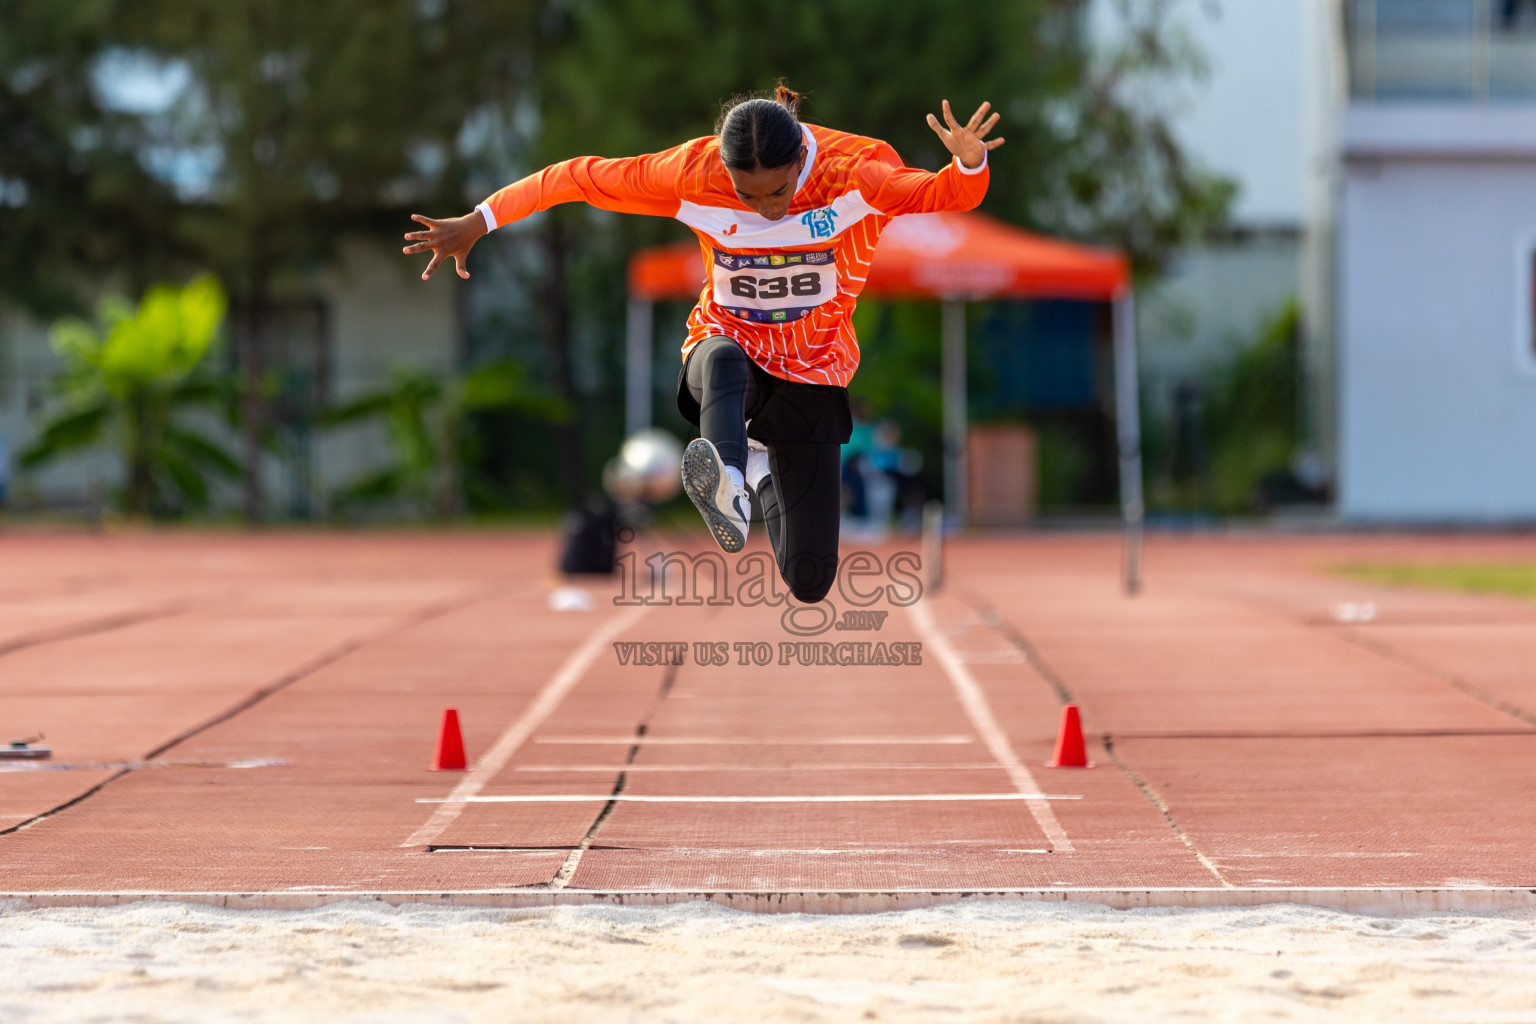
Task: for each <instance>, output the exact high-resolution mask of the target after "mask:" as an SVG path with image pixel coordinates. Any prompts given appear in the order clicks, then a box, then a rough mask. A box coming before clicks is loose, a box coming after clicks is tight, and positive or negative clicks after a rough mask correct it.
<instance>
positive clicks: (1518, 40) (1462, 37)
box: [1345, 0, 1536, 102]
mask: <svg viewBox="0 0 1536 1024" xmlns="http://www.w3.org/2000/svg"><path fill="white" fill-rule="evenodd" d="M1345 20H1346V24H1345V31H1346V37H1347V39H1348V44H1349V86H1350V97H1351V98H1352V99H1354V100H1356V101H1365V102H1373V101H1380V102H1391V101H1398V100H1408V101H1412V100H1420V101H1424V100H1428V101H1434V100H1452V101H1463V102H1466V101H1470V102H1509V101H1515V102H1536V0H1348V3H1347V6H1346V8H1345Z"/></svg>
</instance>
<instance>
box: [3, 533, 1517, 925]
mask: <svg viewBox="0 0 1536 1024" xmlns="http://www.w3.org/2000/svg"><path fill="white" fill-rule="evenodd" d="M554 543H555V542H554V539H553V538H552V537H550V536H548V535H544V534H533V533H529V534H469V533H466V534H457V535H435V536H433V535H419V534H411V535H401V536H384V535H356V534H352V535H316V534H305V535H288V536H285V535H280V534H278V535H262V536H240V535H226V534H167V535H133V534H128V535H116V536H8V537H3V538H0V548H3V556H4V558H5V564H6V566H7V572H6V574H5V576H4V578H3V580H0V731H5V732H8V733H11V734H15V735H18V736H19V735H25V734H28V733H31V732H34V731H44V732H46V733H47V735H48V740H49V742H50V743H51V744H52V746H53V747H54V750H55V757H54V759H53V760H52V761H51V762H43V763H40V764H30V765H21V764H17V763H14V762H0V879H3V881H0V891H3V892H6V893H10V894H17V895H24V896H26V897H27V898H30V899H33V900H35V901H42V902H50V901H51V902H71V901H73V902H90V901H92V900H96V901H110V900H113V899H119V898H127V896H126V895H124V894H141V893H181V894H205V896H203V897H198V898H212V896H208V895H206V894H249V895H246V896H244V897H228V896H225V897H221V898H224V899H226V900H230V899H232V900H234V901H235V902H236V903H238V904H239V905H271V906H276V905H297V904H296V903H294V901H300V902H302V901H303V900H305V899H322V898H323V899H330V898H338V897H340V896H342V895H345V894H355V893H386V894H418V896H417V898H429V897H431V896H434V895H435V896H436V897H437V898H443V899H456V898H460V897H462V898H466V899H467V898H471V897H473V898H475V899H479V900H482V901H483V900H485V899H492V898H494V897H498V896H500V897H505V898H506V899H508V900H514V901H515V900H516V899H525V900H533V901H537V900H556V899H572V900H575V899H582V898H605V899H620V898H622V899H630V898H641V897H654V898H674V897H676V898H680V897H681V895H686V894H698V893H711V894H756V895H754V896H753V899H754V900H756V901H757V904H753V903H752V902H751V901H750V900H749V901H748V903H746V904H743V905H758V904H761V901H762V899H763V898H775V897H778V898H781V903H782V905H783V906H790V907H795V908H806V909H838V908H839V907H840V908H842V909H874V908H878V907H882V906H894V905H900V904H901V903H902V902H903V900H904V899H905V901H906V902H920V901H921V900H923V899H933V898H940V897H946V896H947V897H949V898H952V897H953V896H954V894H957V893H958V894H966V893H975V894H997V893H1014V894H1034V895H1040V894H1041V893H1051V892H1060V893H1062V894H1063V898H1073V896H1074V894H1076V895H1081V894H1090V895H1092V894H1098V895H1097V897H1095V898H1106V899H1108V901H1110V902H1116V901H1117V900H1118V902H1119V903H1121V904H1123V905H1133V904H1135V903H1136V902H1137V901H1138V900H1139V901H1141V902H1251V901H1254V900H1261V899H1278V898H1299V899H1307V900H1309V901H1314V902H1315V901H1319V900H1321V901H1324V902H1327V901H1328V899H1332V900H1333V901H1334V902H1335V903H1339V904H1340V905H1343V904H1348V903H1349V902H1350V901H1349V898H1346V897H1342V896H1339V897H1329V898H1326V899H1325V898H1324V897H1323V896H1319V895H1318V894H1319V893H1323V892H1326V891H1333V890H1337V891H1342V892H1353V893H1362V892H1371V893H1376V894H1377V896H1376V897H1373V898H1374V899H1375V900H1376V903H1377V904H1380V903H1381V899H1382V898H1381V897H1380V894H1381V893H1382V892H1385V891H1391V892H1397V893H1411V892H1413V891H1415V890H1425V891H1429V895H1428V896H1426V897H1423V898H1421V899H1419V900H1418V902H1414V900H1413V899H1411V898H1407V897H1403V898H1399V900H1398V904H1397V905H1400V906H1404V907H1413V906H1429V905H1435V906H1439V905H1451V904H1455V905H1465V906H1471V905H1477V901H1478V899H1483V902H1484V904H1486V905H1490V906H1493V905H1498V906H1509V905H1525V903H1526V902H1530V900H1531V892H1530V890H1531V888H1532V887H1533V886H1536V857H1533V855H1532V854H1531V852H1530V851H1531V850H1532V849H1536V818H1533V817H1532V816H1531V815H1530V814H1529V811H1528V808H1529V807H1530V806H1531V804H1532V800H1533V798H1536V604H1529V603H1522V602H1518V601H1514V600H1506V599H1498V598H1489V597H1473V596H1468V595H1459V594H1449V593H1438V592H1428V591H1410V590H1397V589H1388V588H1382V587H1374V586H1367V585H1362V584H1359V583H1355V582H1351V581H1349V580H1347V579H1345V578H1343V577H1341V576H1339V575H1337V574H1336V572H1335V571H1334V570H1335V569H1336V567H1337V566H1339V565H1342V564H1346V563H1351V562H1385V561H1421V562H1443V561H1467V562H1478V563H1491V562H1510V561H1521V562H1531V561H1536V540H1533V539H1530V538H1495V537H1460V538H1451V539H1447V538H1422V537H1327V538H1316V537H1308V538H1273V537H1272V538H1231V537H1227V538H1166V537H1154V538H1152V540H1151V543H1150V544H1149V546H1148V557H1147V579H1148V586H1147V589H1146V592H1145V593H1144V594H1142V595H1141V596H1139V597H1136V598H1127V597H1125V596H1124V595H1122V594H1121V593H1120V592H1119V591H1118V589H1117V586H1116V571H1117V560H1118V557H1119V551H1118V546H1117V544H1116V542H1115V540H1114V539H1113V538H1111V537H1108V536H1050V537H979V538H971V539H967V540H963V541H959V542H956V543H953V544H952V545H951V546H950V550H949V558H948V566H947V568H948V572H949V580H948V582H947V584H946V586H945V587H944V589H943V590H942V591H941V592H938V593H924V594H922V595H921V598H920V599H919V600H917V601H916V603H915V604H913V603H912V602H911V601H910V600H909V599H910V598H912V597H915V596H917V595H916V588H915V586H914V584H915V583H916V582H917V577H916V576H913V575H908V574H905V573H904V571H902V570H903V569H904V568H909V566H908V567H903V566H901V565H900V564H898V570H897V571H894V572H893V571H880V572H876V571H875V564H874V562H873V561H871V562H867V563H865V568H867V569H868V570H869V571H868V572H867V573H865V574H862V575H859V576H854V577H847V578H845V582H846V584H847V588H848V589H847V590H846V591H845V592H836V591H835V592H834V594H833V595H832V599H831V600H832V603H833V604H834V605H835V606H836V613H837V615H838V616H839V617H841V616H842V615H844V613H846V612H849V611H864V612H872V613H874V614H873V615H863V616H857V617H855V618H852V619H847V620H843V619H840V622H841V623H842V624H844V625H847V626H850V627H853V628H845V629H829V630H827V631H826V632H824V633H821V634H817V635H812V636H796V635H794V634H792V633H791V632H789V631H787V630H786V626H785V624H784V622H783V621H782V619H781V610H780V609H777V608H770V607H766V606H763V605H757V606H752V605H749V604H747V603H744V601H743V600H739V599H740V598H744V596H749V595H744V594H743V592H742V591H741V589H740V588H741V586H742V584H743V581H744V579H745V577H743V576H740V575H737V574H728V577H729V579H730V593H731V594H732V595H733V598H737V599H733V600H732V601H730V602H724V601H717V602H715V603H710V602H707V601H705V602H700V603H697V604H682V603H680V602H678V601H673V602H672V603H670V604H661V603H651V604H646V605H640V606H634V607H630V606H616V605H615V604H614V603H613V602H614V599H615V597H617V596H621V594H622V593H624V591H622V590H621V587H620V584H619V583H618V582H617V581H613V580H607V579H598V580H596V581H591V580H589V581H587V582H586V583H584V584H583V585H584V586H585V587H586V589H587V590H588V592H589V594H590V596H591V597H592V598H593V604H594V606H593V608H592V609H591V610H587V611H567V612H560V611H554V610H551V607H550V595H551V591H552V589H553V588H554V587H556V586H558V585H559V583H560V581H559V580H558V579H556V578H555V577H554V576H553V575H552V574H551V573H550V572H549V571H548V567H549V566H550V565H552V564H553V561H554ZM652 543H653V545H654V544H658V543H659V544H661V545H662V546H663V547H668V546H676V547H681V548H686V547H688V546H689V545H696V544H697V543H698V538H664V539H662V540H661V541H656V540H654V539H653V541H652ZM914 546H915V545H914ZM647 550H650V549H649V548H648V549H647ZM692 550H695V551H697V550H700V549H698V548H697V547H693V548H692ZM899 550H900V547H899V546H892V545H885V546H882V547H879V548H877V549H875V550H874V551H873V558H874V559H876V560H878V562H879V567H880V568H881V569H882V570H885V569H886V565H887V563H888V562H889V561H890V560H891V558H892V556H893V555H895V554H897V553H898V552H899ZM848 553H849V552H848V551H847V550H845V558H846V556H847V554H848ZM645 554H646V551H645V550H642V551H640V552H639V555H640V557H641V558H643V557H644V556H645ZM637 564H640V563H637ZM700 579H701V580H702V587H703V590H704V592H705V596H708V595H709V594H710V593H711V592H712V589H711V587H710V585H709V580H710V576H709V573H708V572H705V573H703V575H702V576H701V577H700ZM676 582H677V581H676V579H674V580H673V581H672V583H673V584H675V583H676ZM881 587H888V589H884V590H881V589H879V588H881ZM630 590H631V591H632V590H633V587H631V588H630ZM668 593H669V594H670V595H671V596H674V597H677V596H679V593H680V592H679V591H678V590H677V588H676V587H675V586H673V588H672V589H671V590H670V591H668ZM858 604H866V607H864V608H862V609H860V608H857V607H855V605H858ZM882 612H883V613H885V614H884V615H881V614H879V613H882ZM816 618H817V616H816V615H815V613H813V612H810V611H806V612H801V613H799V617H798V618H797V620H796V622H797V624H798V625H799V627H800V628H801V629H802V631H808V630H809V629H810V627H811V626H813V625H815V621H814V620H815V619H816ZM876 625H878V629H875V628H873V627H875V626H876ZM669 643H670V644H674V645H677V644H681V645H684V646H683V647H682V651H683V652H684V654H683V657H682V659H681V661H682V663H681V664H664V663H654V662H655V661H657V660H658V659H655V658H648V657H647V656H646V648H645V647H644V646H643V645H646V644H657V645H660V644H669ZM695 644H709V645H724V646H723V647H701V648H695V646H694V645H695ZM786 644H790V645H799V646H789V647H785V646H784V645H786ZM816 644H822V645H830V646H828V647H826V648H825V651H827V652H830V655H831V657H832V659H833V660H835V659H836V658H837V657H838V656H839V655H840V656H841V657H842V658H843V659H844V660H845V661H857V660H865V661H884V662H886V663H884V664H845V665H837V664H825V663H818V661H819V660H821V661H825V659H826V655H825V654H824V653H822V652H821V651H820V650H819V649H818V648H817V647H815V646H812V645H816ZM838 644H847V645H858V644H867V645H869V646H867V647H864V648H860V647H858V646H845V647H842V648H838V647H837V646H836V645H838ZM628 645H639V646H636V647H634V648H631V647H629V646H628ZM876 645H880V646H878V647H877V646H876ZM672 649H673V650H676V649H677V648H676V647H674V648H672ZM650 650H651V651H652V652H653V653H654V652H655V651H657V650H663V651H664V650H667V648H651V649H650ZM715 651H721V652H722V654H723V658H722V660H724V661H725V664H723V665H720V664H711V663H710V662H711V661H712V660H713V659H715V658H716V657H717V655H716V654H715V653H714V652H715ZM861 651H862V654H861ZM919 652H920V653H919ZM621 654H627V655H628V662H629V663H628V664H625V663H624V659H622V658H621V656H620V655H621ZM764 654H766V655H767V658H766V660H767V664H758V663H757V662H756V661H755V660H754V656H762V655H764ZM785 659H788V662H789V663H788V664H785V663H783V662H784V660H785ZM659 660H661V661H665V660H667V659H666V658H662V659H659ZM645 661H651V662H653V663H650V664H644V663H642V662H645ZM701 661H702V662H703V663H702V664H701V663H700V662H701ZM743 661H745V663H744V664H743ZM803 662H804V663H803ZM1066 699H1071V700H1073V701H1075V702H1076V703H1077V704H1079V705H1080V707H1081V708H1082V713H1083V719H1084V722H1085V725H1086V728H1087V731H1088V745H1089V754H1090V757H1091V758H1092V759H1093V760H1094V762H1095V766H1094V767H1092V768H1089V769H1076V770H1073V769H1049V768H1046V767H1044V763H1045V762H1046V761H1047V760H1048V759H1049V757H1050V754H1051V748H1052V742H1053V739H1054V730H1055V727H1056V723H1057V721H1058V719H1059V716H1060V707H1061V704H1062V703H1063V701H1064V700H1066ZM445 706H454V707H456V708H458V710H459V714H460V718H461V720H462V721H463V723H464V727H465V741H466V745H467V747H468V750H469V756H470V761H471V771H469V772H465V773H432V772H428V771H426V770H425V767H426V764H427V761H428V759H429V757H430V755H431V750H432V744H433V741H434V739H435V731H436V727H437V720H438V716H439V714H440V712H441V709H442V708H443V707H445ZM9 738H10V736H5V737H0V739H9ZM1106 893H1119V894H1120V895H1119V896H1118V897H1115V898H1113V899H1110V898H1108V897H1105V896H1104V894H1106ZM453 894H458V895H457V896H455V895H453ZM833 894H851V895H845V896H841V897H836V898H834V895H833ZM903 894H905V896H904V895H903ZM1137 894H1139V895H1137ZM1455 894H1462V896H1460V897H1457V896H1456V895H1455ZM1477 894H1482V896H1478V895H1477ZM1489 894H1493V895H1489ZM908 896H909V897H911V898H910V899H906V897H908ZM391 898H393V897H391ZM721 898H726V897H725V896H722V897H721ZM732 898H738V897H732ZM738 899H739V898H738ZM838 899H841V900H843V901H844V902H843V903H842V904H839V906H836V907H834V906H831V905H830V904H829V903H828V902H827V901H829V900H831V901H832V903H837V900H838ZM1458 899H1459V902H1458ZM241 900H243V901H244V902H241ZM262 900H265V902H262ZM784 900H788V902H783V901H784ZM818 900H819V901H820V902H818ZM850 900H851V901H852V902H848V901H850ZM253 901H254V902H253ZM285 901H287V902H285ZM1426 901H1427V902H1426ZM1522 901H1524V902H1522ZM1356 902H1357V903H1358V902H1360V901H1359V900H1356ZM1366 902H1369V900H1367V901H1366ZM1387 902H1388V903H1390V902H1391V900H1390V899H1389V900H1387Z"/></svg>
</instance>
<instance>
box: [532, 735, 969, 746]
mask: <svg viewBox="0 0 1536 1024" xmlns="http://www.w3.org/2000/svg"><path fill="white" fill-rule="evenodd" d="M533 742H535V743H565V744H581V743H622V744H623V745H624V746H626V747H627V746H631V745H633V744H634V742H635V737H634V736H633V735H630V736H538V737H535V738H534V741H533ZM975 742H976V737H974V736H959V735H954V736H821V737H815V736H809V737H791V738H784V737H777V738H773V739H761V738H760V739H748V738H745V737H739V736H650V735H647V736H646V737H645V745H646V746H648V747H663V746H672V747H693V746H699V747H905V746H946V745H960V744H964V743H975Z"/></svg>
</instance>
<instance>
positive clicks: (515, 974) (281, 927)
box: [0, 903, 1536, 1024]
mask: <svg viewBox="0 0 1536 1024" xmlns="http://www.w3.org/2000/svg"><path fill="white" fill-rule="evenodd" d="M0 962H4V963H5V964H6V970H5V974H6V982H5V985H4V987H3V990H0V1019H4V1020H6V1021H18V1022H20V1021H44V1020H47V1021H86V1020H133V1021H166V1022H182V1021H185V1022H189V1024H190V1022H197V1024H208V1022H217V1021H268V1020H271V1021H278V1020H281V1021H359V1022H361V1021H386V1020H389V1021H394V1020H430V1021H433V1022H442V1021H454V1022H458V1021H463V1022H480V1021H510V1020H516V1021H520V1022H537V1021H548V1022H561V1024H566V1022H588V1021H591V1022H599V1021H602V1022H606V1021H616V1022H617V1021H680V1022H681V1021H690V1022H691V1021H743V1020H753V1021H847V1020H885V1021H925V1022H931V1021H962V1020H963V1021H1128V1020H1136V1021H1160V1020H1180V1021H1187V1020H1291V1021H1313V1020H1327V1021H1379V1020H1415V1021H1447V1022H1449V1021H1456V1022H1479V1024H1480V1022H1530V1021H1536V915H1532V914H1530V913H1513V914H1507V915H1483V916H1464V915H1429V916H1421V917H1410V918H1379V917H1367V916H1360V915H1353V914H1347V913H1342V912H1338V911H1331V910H1319V909H1313V908H1304V907H1294V906H1275V907H1259V908H1249V909H1231V910H1134V911H1113V910H1107V909H1102V908H1098V907H1094V906H1087V905H1059V904H1052V905H1044V904H1034V903H1016V904H1000V903H994V904H969V905H965V906H951V907H942V908H935V909H926V910H914V911H903V912H900V913H891V914H879V915H870V916H864V917H808V916H798V915H795V916H778V915H772V916H769V915H762V916H759V915H752V914H746V913H741V912H738V911H731V910H726V909H723V908H720V907H716V906H713V905H710V904H705V903H696V904H685V905H680V906H674V907H668V908H558V909H551V910H536V911H505V910H464V909H457V910H455V909H442V908H411V907H406V908H402V909H398V910H397V909H391V908H389V907H385V906H381V905H376V904H375V905H370V904H363V903H344V904H335V905H332V906H329V907H326V908H324V909H321V910H313V911H301V912H274V911H260V912H252V911H246V912H241V911H228V910H217V909H210V908H206V907H198V906H182V905H176V904H167V903H141V904H134V905H130V906H126V907H118V908H112V909H105V910H103V909H46V910H34V909H28V908H26V907H24V906H18V905H11V906H9V907H7V908H5V910H4V912H3V914H0Z"/></svg>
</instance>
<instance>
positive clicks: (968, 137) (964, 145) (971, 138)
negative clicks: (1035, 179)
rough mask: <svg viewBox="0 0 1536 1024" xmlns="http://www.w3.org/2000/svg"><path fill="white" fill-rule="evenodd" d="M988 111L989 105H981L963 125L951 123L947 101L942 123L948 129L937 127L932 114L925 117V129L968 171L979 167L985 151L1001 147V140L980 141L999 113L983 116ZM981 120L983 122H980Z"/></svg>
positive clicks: (952, 118) (936, 120) (955, 122)
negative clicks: (926, 126) (926, 121)
mask: <svg viewBox="0 0 1536 1024" xmlns="http://www.w3.org/2000/svg"><path fill="white" fill-rule="evenodd" d="M991 109H992V104H990V103H983V104H982V105H981V106H979V107H977V108H976V113H974V114H972V115H971V119H970V120H969V121H967V122H965V124H963V125H962V124H961V123H960V122H958V121H956V120H955V115H954V114H951V113H950V112H949V100H945V101H944V120H945V121H947V122H948V123H949V130H948V131H945V130H944V126H943V125H941V124H939V119H938V118H936V117H934V116H933V115H932V114H929V115H928V127H929V128H932V129H933V130H934V133H935V134H937V135H938V137H939V141H940V142H942V143H944V148H945V149H947V150H949V151H950V152H951V153H953V154H955V156H957V157H959V158H960V162H961V163H962V164H964V165H965V166H966V167H968V168H970V169H971V170H975V169H976V168H978V167H980V166H981V161H982V160H983V159H984V158H985V157H986V154H987V151H988V150H990V149H996V148H997V147H998V146H1001V145H1002V144H1003V141H1004V140H1002V139H993V140H992V141H991V142H985V141H983V140H984V139H985V138H986V137H987V133H988V132H990V131H991V130H992V129H993V128H994V127H995V126H996V125H997V119H998V117H999V116H1001V115H999V114H993V115H992V116H991V117H987V111H988V110H991ZM983 118H985V120H983Z"/></svg>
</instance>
